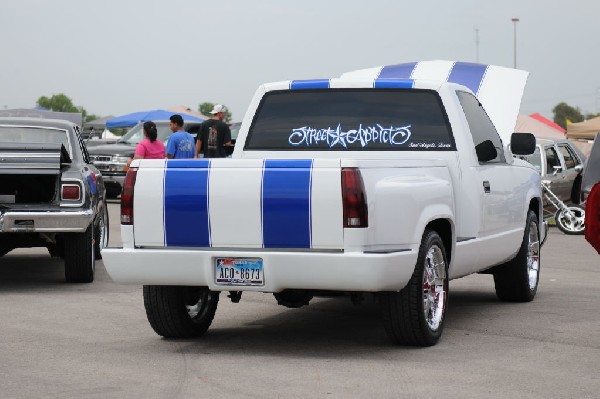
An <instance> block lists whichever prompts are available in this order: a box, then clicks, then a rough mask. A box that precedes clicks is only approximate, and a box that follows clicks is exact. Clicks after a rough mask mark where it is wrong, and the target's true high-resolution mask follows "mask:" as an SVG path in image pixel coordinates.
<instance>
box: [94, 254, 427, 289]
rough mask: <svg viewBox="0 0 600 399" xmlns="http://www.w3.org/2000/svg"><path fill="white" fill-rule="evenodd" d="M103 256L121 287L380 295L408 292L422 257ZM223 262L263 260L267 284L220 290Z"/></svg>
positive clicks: (282, 255)
mask: <svg viewBox="0 0 600 399" xmlns="http://www.w3.org/2000/svg"><path fill="white" fill-rule="evenodd" d="M102 257H103V259H104V266H105V267H106V270H107V271H108V273H109V275H110V277H111V278H112V279H113V280H114V281H115V282H117V283H121V284H144V285H191V286H208V287H209V288H210V289H211V290H213V291H258V292H280V291H282V290H284V289H310V290H333V291H363V292H376V291H397V290H400V289H402V288H404V286H406V284H407V283H408V281H409V280H410V277H411V275H412V273H413V271H414V268H415V263H416V261H417V252H416V251H405V252H394V253H385V254H365V253H360V252H352V253H324V252H254V251H231V250H229V251H217V250H210V251H198V250H186V249H131V248H105V249H103V250H102ZM217 257H248V258H256V257H259V258H262V259H263V270H264V281H265V285H264V286H238V285H234V286H228V285H217V284H216V283H215V258H217Z"/></svg>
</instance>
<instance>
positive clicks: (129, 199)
mask: <svg viewBox="0 0 600 399" xmlns="http://www.w3.org/2000/svg"><path fill="white" fill-rule="evenodd" d="M136 176H137V168H129V170H128V171H127V176H125V182H124V183H123V192H121V224H133V186H135V178H136Z"/></svg>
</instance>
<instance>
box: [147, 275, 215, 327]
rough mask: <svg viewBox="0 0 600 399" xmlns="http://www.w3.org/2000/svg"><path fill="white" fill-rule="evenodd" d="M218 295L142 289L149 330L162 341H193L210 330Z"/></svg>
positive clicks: (183, 289)
mask: <svg viewBox="0 0 600 399" xmlns="http://www.w3.org/2000/svg"><path fill="white" fill-rule="evenodd" d="M218 304H219V292H215V291H210V290H209V289H208V288H207V287H184V286H161V285H145V286H144V307H145V308H146V316H147V317H148V321H149V322H150V326H152V329H154V331H155V332H156V333H157V334H158V335H161V336H163V337H165V338H195V337H200V336H202V335H204V333H205V332H206V331H207V330H208V328H209V327H210V325H211V323H212V321H213V318H214V317H215V312H216V311H217V305H218Z"/></svg>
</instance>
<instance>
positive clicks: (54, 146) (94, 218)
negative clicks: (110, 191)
mask: <svg viewBox="0 0 600 399" xmlns="http://www.w3.org/2000/svg"><path fill="white" fill-rule="evenodd" d="M105 195H106V193H105V188H104V182H103V179H102V175H101V174H100V171H98V169H96V167H95V166H94V165H92V164H91V163H90V159H89V155H88V153H87V149H86V146H85V144H84V142H83V140H82V138H81V135H80V130H79V126H77V125H76V124H74V123H72V122H68V121H63V120H52V119H41V118H0V256H3V255H5V254H6V253H8V252H9V251H11V250H13V249H14V248H28V247H46V248H48V251H49V252H50V255H51V256H53V257H62V258H64V260H65V277H66V280H67V281H69V282H74V283H89V282H92V281H93V280H94V271H95V260H96V259H100V258H101V250H102V249H103V248H104V247H105V246H106V245H107V243H108V210H107V208H106V200H105Z"/></svg>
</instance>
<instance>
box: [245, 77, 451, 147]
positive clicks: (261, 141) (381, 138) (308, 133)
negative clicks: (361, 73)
mask: <svg viewBox="0 0 600 399" xmlns="http://www.w3.org/2000/svg"><path fill="white" fill-rule="evenodd" d="M245 149H251V150H284V151H285V150H288V151H289V150H292V151H373V150H375V151H378V150H386V151H389V150H393V151H449V150H450V151H452V150H456V147H455V144H454V138H453V136H452V132H451V130H450V124H449V122H448V118H447V116H446V113H445V110H444V108H443V106H442V102H441V99H440V98H439V95H438V94H437V92H435V91H431V90H417V89H326V90H302V91H289V90H286V91H272V92H269V93H267V94H266V95H265V96H264V97H263V99H262V101H261V104H260V105H259V107H258V110H257V112H256V116H255V117H254V121H253V122H252V126H251V127H250V130H249V132H248V139H247V140H246V145H245Z"/></svg>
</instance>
